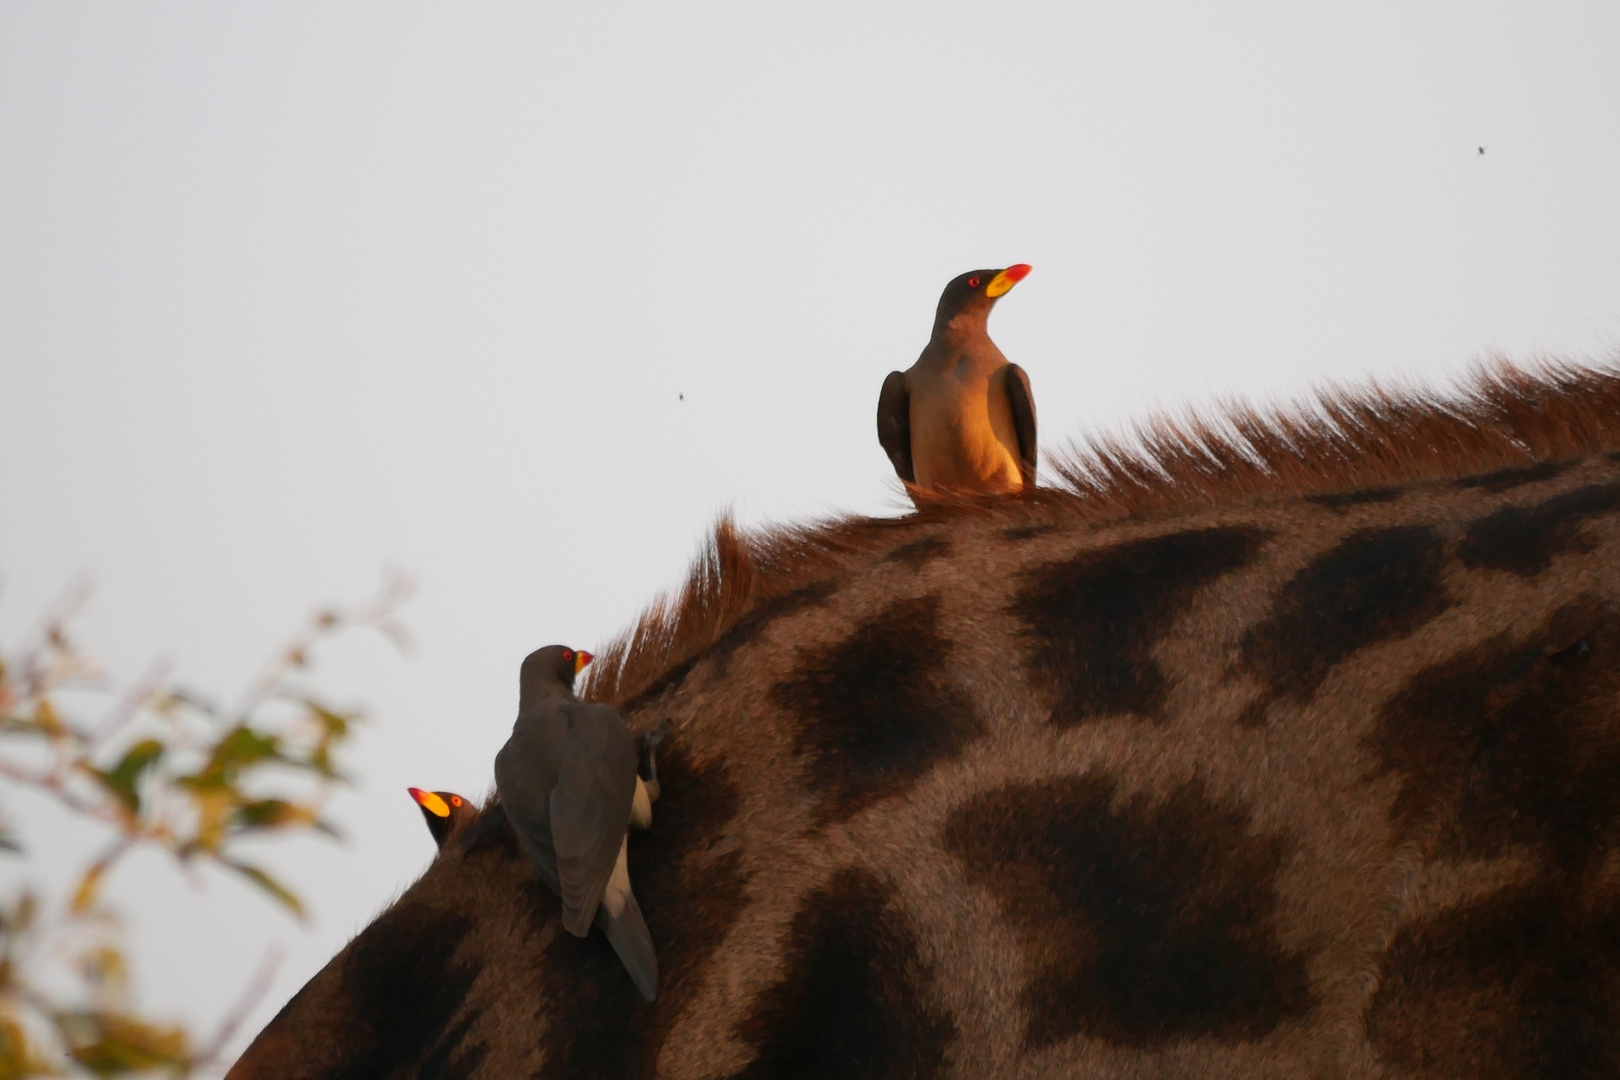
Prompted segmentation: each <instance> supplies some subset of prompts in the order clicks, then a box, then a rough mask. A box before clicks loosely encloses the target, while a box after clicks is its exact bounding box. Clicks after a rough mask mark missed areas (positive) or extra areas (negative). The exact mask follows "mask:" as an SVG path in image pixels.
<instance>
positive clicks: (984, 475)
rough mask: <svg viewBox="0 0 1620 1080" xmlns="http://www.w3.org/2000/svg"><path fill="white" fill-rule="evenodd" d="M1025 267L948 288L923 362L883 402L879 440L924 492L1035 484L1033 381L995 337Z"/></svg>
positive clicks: (897, 376)
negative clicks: (997, 320) (996, 320)
mask: <svg viewBox="0 0 1620 1080" xmlns="http://www.w3.org/2000/svg"><path fill="white" fill-rule="evenodd" d="M1029 271H1030V267H1029V265H1028V264H1027V263H1019V264H1018V265H1016V266H1009V267H1007V268H1006V269H1005V270H971V271H969V272H968V273H966V274H963V275H961V276H960V277H958V278H956V279H955V280H953V281H952V282H951V283H950V284H949V285H947V286H945V292H944V293H943V294H942V295H941V296H940V298H939V307H938V309H937V310H936V311H935V313H934V331H933V334H932V335H931V336H930V337H929V339H928V345H927V347H926V348H924V349H923V351H922V355H921V356H919V357H918V358H917V362H916V363H915V364H913V365H911V367H909V368H907V369H906V370H905V371H895V372H890V374H889V377H888V378H887V379H885V380H884V382H883V392H882V393H881V394H880V395H879V396H878V412H877V428H878V442H879V443H881V444H882V446H883V450H884V452H885V453H887V454H888V455H889V461H890V462H891V463H893V465H894V471H895V473H896V474H897V475H898V476H899V477H900V479H901V480H904V481H905V482H906V483H907V484H909V485H911V486H913V487H916V488H921V489H922V490H924V491H938V492H957V493H962V494H993V493H1001V492H1011V491H1019V490H1021V489H1023V488H1026V487H1034V486H1035V398H1034V395H1032V394H1031V393H1030V389H1029V376H1027V375H1025V374H1024V370H1023V368H1020V367H1019V366H1018V365H1017V364H1012V363H1008V362H1007V358H1006V357H1005V356H1003V355H1002V354H1001V350H1000V349H998V348H996V343H995V342H993V341H991V340H990V332H989V330H988V328H987V326H986V323H987V321H988V320H989V318H990V309H991V308H992V307H994V306H995V303H996V301H997V300H998V299H999V298H1000V297H1002V296H1004V295H1006V293H1007V291H1008V290H1010V289H1011V288H1012V287H1013V286H1014V285H1016V284H1018V283H1019V282H1020V281H1022V280H1024V278H1025V276H1026V275H1028V273H1029Z"/></svg>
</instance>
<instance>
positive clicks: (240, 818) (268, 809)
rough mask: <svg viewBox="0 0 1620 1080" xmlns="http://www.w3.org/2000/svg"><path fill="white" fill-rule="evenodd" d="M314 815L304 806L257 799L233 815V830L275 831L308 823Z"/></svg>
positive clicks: (281, 801) (283, 801)
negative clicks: (285, 826) (283, 827)
mask: <svg viewBox="0 0 1620 1080" xmlns="http://www.w3.org/2000/svg"><path fill="white" fill-rule="evenodd" d="M313 816H314V815H313V814H312V813H311V811H309V810H308V809H306V808H304V807H302V806H296V805H294V804H293V803H290V802H287V801H286V800H284V799H256V800H254V801H253V802H250V803H244V804H242V805H241V806H238V807H237V808H236V811H235V812H234V813H233V814H232V815H231V828H233V829H242V830H246V829H275V828H280V827H282V826H284V825H298V824H302V823H303V822H307V821H309V820H310V818H311V817H313Z"/></svg>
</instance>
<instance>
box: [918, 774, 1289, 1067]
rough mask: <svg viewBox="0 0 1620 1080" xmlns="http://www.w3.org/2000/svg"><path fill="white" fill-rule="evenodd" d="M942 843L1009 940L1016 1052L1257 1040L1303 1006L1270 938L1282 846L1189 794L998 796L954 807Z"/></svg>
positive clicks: (1073, 781) (1093, 779)
mask: <svg viewBox="0 0 1620 1080" xmlns="http://www.w3.org/2000/svg"><path fill="white" fill-rule="evenodd" d="M944 842H945V846H946V849H947V850H949V851H950V852H952V853H953V854H954V855H956V856H957V857H958V858H959V859H960V860H961V864H962V867H963V870H964V872H965V873H966V874H967V876H968V877H969V879H970V880H972V881H973V882H975V883H976V884H978V885H980V886H981V887H983V888H986V889H988V890H989V891H990V892H991V893H993V894H994V895H995V897H996V899H997V900H998V901H1000V903H1001V907H1002V910H1003V911H1004V912H1005V914H1006V917H1007V918H1008V919H1010V920H1011V921H1012V922H1013V924H1014V925H1015V926H1016V927H1017V928H1018V930H1019V931H1020V934H1021V936H1022V937H1023V940H1024V945H1025V962H1026V964H1027V965H1028V966H1029V968H1030V970H1031V971H1032V972H1033V974H1032V976H1031V978H1030V980H1029V982H1028V983H1027V984H1026V985H1025V987H1024V990H1023V993H1022V995H1021V996H1022V1001H1023V1004H1024V1007H1025V1010H1026V1020H1025V1025H1026V1026H1025V1032H1024V1038H1025V1042H1026V1043H1028V1044H1029V1045H1031V1046H1035V1047H1040V1046H1049V1045H1052V1044H1054V1043H1058V1042H1061V1041H1063V1040H1065V1039H1068V1038H1071V1037H1073V1036H1075V1035H1085V1036H1088V1037H1090V1038H1093V1039H1101V1040H1104V1041H1106V1042H1110V1043H1114V1044H1116V1045H1120V1046H1129V1047H1147V1046H1159V1045H1164V1044H1167V1043H1173V1042H1177V1041H1180V1040H1184V1039H1187V1038H1195V1037H1206V1038H1214V1039H1220V1040H1223V1041H1228V1042H1233V1041H1242V1040H1250V1039H1260V1038H1263V1037H1265V1036H1266V1035H1267V1034H1268V1033H1270V1032H1271V1031H1272V1030H1273V1029H1275V1028H1276V1026H1277V1025H1278V1024H1279V1023H1281V1022H1282V1021H1283V1020H1284V1019H1286V1018H1288V1017H1294V1016H1302V1015H1304V1014H1305V1013H1306V1012H1308V1011H1309V1010H1310V1008H1311V993H1310V989H1309V984H1308V979H1307V975H1306V970H1307V957H1306V956H1305V955H1303V954H1301V953H1297V952H1290V951H1288V950H1286V949H1284V948H1283V947H1282V946H1281V945H1280V944H1279V943H1278V941H1277V937H1276V930H1275V926H1274V923H1275V918H1276V906H1277V898H1276V878H1277V868H1278V866H1279V864H1280V863H1281V861H1282V858H1283V855H1284V853H1285V851H1286V844H1285V842H1284V841H1283V839H1282V838H1281V837H1280V836H1276V835H1261V836H1255V835H1252V833H1251V830H1250V822H1249V814H1248V812H1247V811H1246V810H1245V809H1243V808H1242V807H1240V806H1236V805H1233V804H1230V803H1226V802H1222V801H1218V800H1215V799H1212V798H1211V797H1210V796H1209V795H1208V794H1206V793H1205V791H1204V788H1203V785H1202V784H1201V783H1199V782H1198V781H1193V782H1191V783H1188V784H1185V785H1183V786H1182V787H1180V788H1178V789H1177V790H1176V791H1174V792H1172V793H1171V794H1170V795H1169V796H1168V797H1167V798H1165V799H1164V800H1163V801H1159V802H1155V801H1154V800H1152V799H1150V798H1148V797H1146V796H1141V795H1138V796H1134V797H1132V798H1130V799H1126V800H1123V801H1122V802H1121V803H1120V804H1119V805H1117V806H1116V805H1115V798H1114V784H1113V782H1112V781H1110V780H1108V779H1107V778H1104V777H1100V776H1096V775H1088V776H1083V777H1070V778H1065V779H1062V780H1053V781H1047V782H1044V783H1038V784H1020V785H1014V786H1012V787H1008V788H1005V789H1002V790H1000V791H995V792H990V793H988V794H984V795H979V796H976V797H975V798H973V799H970V800H968V801H967V802H965V803H964V804H962V805H961V806H960V807H959V808H958V809H957V810H956V811H955V812H953V813H952V814H951V816H950V819H949V821H948V822H947V824H946V826H945V837H944Z"/></svg>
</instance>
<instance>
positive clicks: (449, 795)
mask: <svg viewBox="0 0 1620 1080" xmlns="http://www.w3.org/2000/svg"><path fill="white" fill-rule="evenodd" d="M405 790H406V791H408V792H410V793H411V798H413V799H415V800H416V805H417V807H418V808H419V809H420V810H421V811H422V818H423V820H425V821H426V822H427V827H428V832H430V833H432V834H433V842H434V843H435V844H437V845H439V847H441V848H443V847H444V842H445V841H446V840H448V839H450V838H451V837H452V836H454V835H455V834H456V833H457V832H459V831H461V828H462V826H464V825H466V824H467V822H469V821H472V820H473V819H474V818H476V817H478V810H477V808H476V807H474V806H473V804H472V803H470V802H468V801H467V800H466V799H463V798H462V797H461V796H460V795H457V794H456V793H455V792H453V791H423V790H422V789H421V788H414V787H413V788H406V789H405Z"/></svg>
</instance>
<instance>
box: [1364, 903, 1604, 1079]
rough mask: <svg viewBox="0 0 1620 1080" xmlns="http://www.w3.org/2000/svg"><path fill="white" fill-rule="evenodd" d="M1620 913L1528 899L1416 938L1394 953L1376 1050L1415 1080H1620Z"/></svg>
mask: <svg viewBox="0 0 1620 1080" xmlns="http://www.w3.org/2000/svg"><path fill="white" fill-rule="evenodd" d="M1617 1006H1620V911H1617V910H1616V906H1615V904H1614V901H1613V899H1612V898H1610V899H1608V900H1605V901H1599V902H1598V903H1597V904H1591V903H1579V902H1576V901H1575V900H1574V898H1573V897H1570V896H1567V895H1564V894H1562V892H1561V890H1550V889H1545V888H1538V887H1535V886H1531V887H1517V888H1512V889H1508V890H1505V891H1503V892H1501V893H1497V894H1495V895H1492V896H1490V897H1488V898H1486V899H1485V900H1483V901H1481V902H1478V903H1475V904H1472V905H1469V906H1467V907H1463V908H1459V909H1453V910H1450V911H1446V912H1442V913H1441V914H1440V915H1438V916H1436V917H1435V918H1433V919H1431V920H1428V921H1426V922H1422V923H1419V924H1417V925H1414V926H1408V927H1405V928H1404V929H1402V930H1401V932H1400V933H1399V934H1398V935H1396V938H1395V941H1394V942H1393V943H1392V944H1391V945H1390V947H1389V949H1388V950H1387V951H1386V952H1385V954H1384V958H1383V964H1382V972H1381V977H1380V979H1379V986H1378V992H1377V994H1375V995H1374V997H1373V1000H1372V1003H1371V1005H1370V1006H1369V1007H1368V1009H1367V1015H1366V1030H1367V1038H1368V1041H1369V1042H1370V1043H1371V1044H1372V1046H1373V1048H1374V1050H1375V1051H1376V1052H1377V1053H1378V1055H1379V1056H1380V1057H1381V1058H1383V1060H1384V1061H1386V1062H1388V1063H1389V1064H1391V1065H1393V1066H1395V1067H1396V1068H1397V1069H1400V1070H1403V1072H1404V1074H1406V1075H1413V1076H1424V1077H1458V1078H1464V1077H1466V1078H1470V1080H1472V1078H1488V1080H1542V1078H1544V1077H1545V1078H1552V1077H1557V1078H1559V1080H1566V1078H1567V1080H1599V1078H1611V1077H1615V1076H1620V1007H1617Z"/></svg>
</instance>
